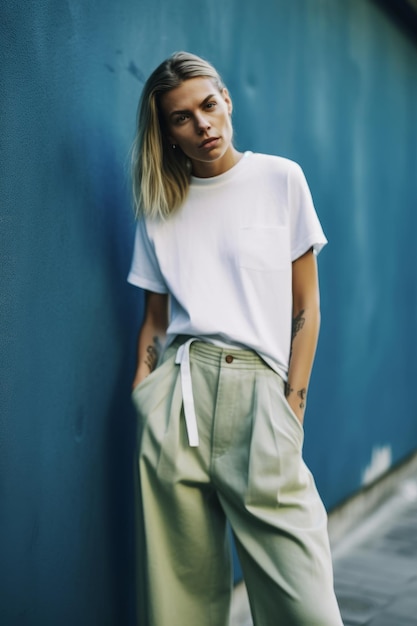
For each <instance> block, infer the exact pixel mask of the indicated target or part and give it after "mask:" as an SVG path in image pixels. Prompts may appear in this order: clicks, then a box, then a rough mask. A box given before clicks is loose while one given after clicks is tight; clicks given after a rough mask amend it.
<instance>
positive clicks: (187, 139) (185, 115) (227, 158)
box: [161, 77, 238, 178]
mask: <svg viewBox="0 0 417 626" xmlns="http://www.w3.org/2000/svg"><path fill="white" fill-rule="evenodd" d="M161 108H162V112H163V114H164V116H165V121H166V124H167V129H168V140H169V142H170V143H171V144H175V145H177V146H179V147H180V148H181V150H182V151H183V152H184V154H186V155H187V157H188V158H189V159H190V160H191V163H192V171H193V174H194V175H195V176H199V177H202V178H206V177H210V176H217V175H219V174H222V173H223V172H225V171H227V170H228V169H230V168H231V167H233V165H234V164H235V163H236V161H237V158H236V155H237V154H238V153H237V151H236V150H235V149H234V148H233V144H232V136H233V129H232V123H231V119H230V114H231V112H232V101H231V99H230V97H229V94H228V92H227V89H223V90H222V91H221V92H220V91H219V90H218V88H217V87H216V86H215V85H214V84H213V82H212V81H211V80H210V79H209V78H204V77H199V78H190V79H189V80H186V81H184V82H183V83H182V84H181V85H180V86H179V87H176V88H175V89H172V90H171V91H169V92H167V93H165V94H164V95H163V96H162V98H161Z"/></svg>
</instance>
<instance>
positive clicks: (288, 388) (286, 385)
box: [284, 381, 294, 398]
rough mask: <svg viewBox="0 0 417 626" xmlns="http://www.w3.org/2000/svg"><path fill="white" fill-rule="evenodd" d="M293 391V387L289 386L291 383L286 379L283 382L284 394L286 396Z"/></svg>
mask: <svg viewBox="0 0 417 626" xmlns="http://www.w3.org/2000/svg"><path fill="white" fill-rule="evenodd" d="M293 391H294V389H293V388H292V387H291V385H290V383H289V382H288V381H287V382H286V383H284V394H285V397H286V398H288V396H289V395H290V393H292V392H293Z"/></svg>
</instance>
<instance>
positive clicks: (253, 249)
mask: <svg viewBox="0 0 417 626" xmlns="http://www.w3.org/2000/svg"><path fill="white" fill-rule="evenodd" d="M238 250H239V266H240V267H242V268H245V269H249V270H257V271H261V272H262V271H263V272H271V271H276V270H282V269H286V268H287V267H288V265H289V264H290V262H291V257H290V242H289V233H288V229H287V228H285V227H284V226H274V227H263V226H250V227H243V228H240V229H239V246H238Z"/></svg>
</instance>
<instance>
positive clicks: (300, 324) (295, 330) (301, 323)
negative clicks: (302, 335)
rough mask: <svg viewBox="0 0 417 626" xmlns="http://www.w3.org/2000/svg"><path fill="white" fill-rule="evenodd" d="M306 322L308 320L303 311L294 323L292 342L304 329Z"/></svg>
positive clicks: (302, 310) (295, 318)
mask: <svg viewBox="0 0 417 626" xmlns="http://www.w3.org/2000/svg"><path fill="white" fill-rule="evenodd" d="M305 321H306V318H305V317H304V309H301V311H300V312H299V314H298V315H296V316H295V317H294V319H293V321H292V336H291V341H293V340H294V339H295V336H296V335H297V333H298V332H299V331H300V330H301V329H302V327H303V326H304V322H305Z"/></svg>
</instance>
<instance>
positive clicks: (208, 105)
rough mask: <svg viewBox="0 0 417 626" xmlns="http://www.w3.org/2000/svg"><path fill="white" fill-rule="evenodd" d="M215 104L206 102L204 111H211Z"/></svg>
mask: <svg viewBox="0 0 417 626" xmlns="http://www.w3.org/2000/svg"><path fill="white" fill-rule="evenodd" d="M216 104H217V103H216V102H207V104H206V109H213V108H214V107H215V106H216Z"/></svg>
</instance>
